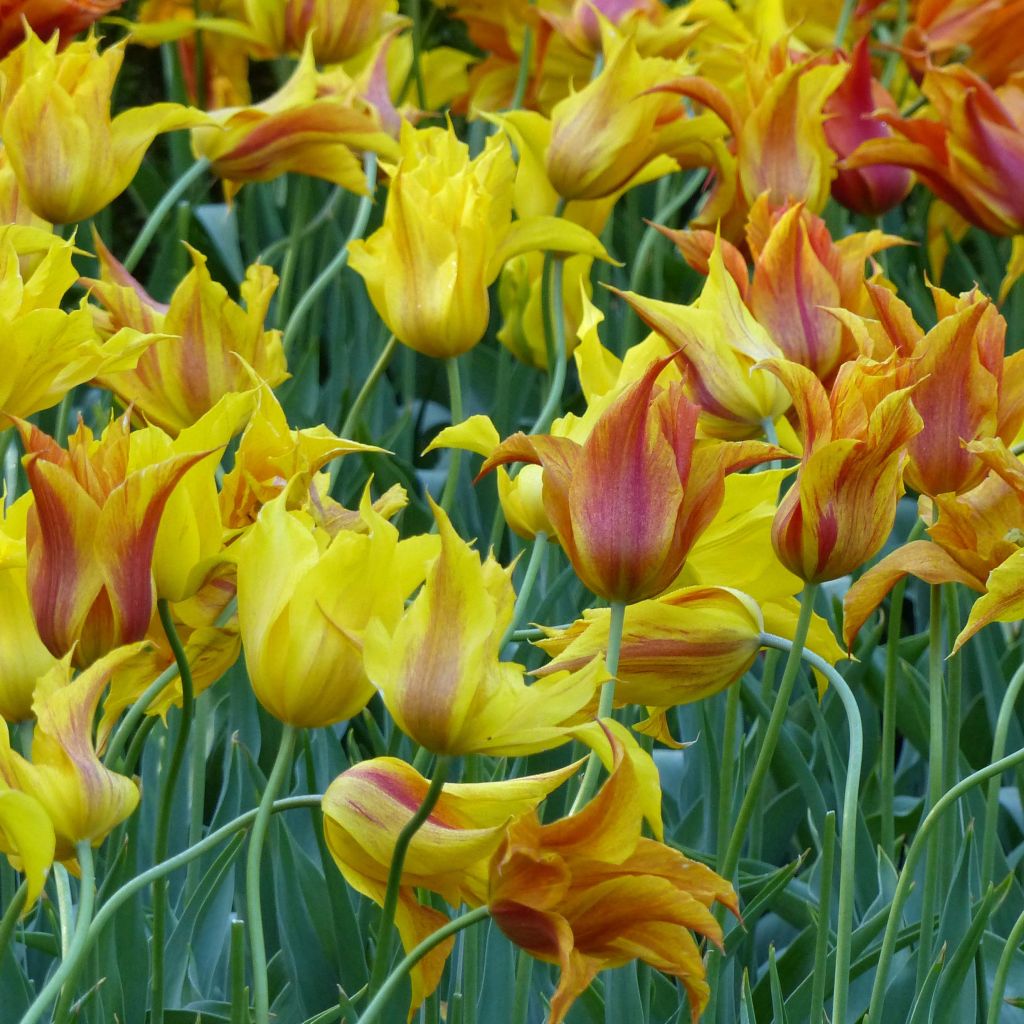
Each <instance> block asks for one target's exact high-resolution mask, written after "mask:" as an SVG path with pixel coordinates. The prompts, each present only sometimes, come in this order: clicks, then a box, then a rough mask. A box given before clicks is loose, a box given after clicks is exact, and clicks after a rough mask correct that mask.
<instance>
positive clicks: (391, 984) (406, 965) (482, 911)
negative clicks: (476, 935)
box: [358, 907, 488, 1024]
mask: <svg viewBox="0 0 1024 1024" xmlns="http://www.w3.org/2000/svg"><path fill="white" fill-rule="evenodd" d="M487 915H488V909H487V907H477V908H476V910H470V911H469V912H468V913H466V914H463V915H462V916H461V917H456V918H455V919H454V920H452V921H449V922H448V924H446V925H444V926H443V927H441V928H438V930H437V931H436V932H434V934H433V935H429V936H427V938H425V939H424V940H423V941H422V942H421V943H420V944H419V945H418V946H415V947H414V948H413V949H412V950H411V951H410V953H409V955H408V956H407V957H405V959H404V960H401V961H400V962H399V963H398V964H397V966H396V967H395V969H394V970H393V971H392V972H391V973H390V974H389V975H388V977H387V980H386V981H385V982H384V984H383V985H382V986H381V988H380V991H378V992H377V994H376V995H375V996H374V997H373V999H371V1000H370V1004H369V1005H368V1006H367V1007H366V1009H365V1010H363V1014H362V1016H361V1017H360V1018H359V1021H358V1024H372V1022H373V1021H375V1020H377V1018H378V1017H380V1015H381V1012H382V1011H383V1010H384V1007H385V1006H386V1005H387V1003H388V1000H389V999H390V998H391V997H392V996H393V995H394V994H395V990H396V989H397V988H398V986H399V985H400V984H401V983H402V979H403V978H404V977H405V976H406V975H407V974H408V973H409V972H410V971H411V970H412V969H413V968H414V967H415V966H416V965H417V964H418V963H419V962H420V961H421V960H422V959H423V958H424V957H425V956H426V955H427V954H428V953H429V952H430V951H431V950H432V949H434V947H435V946H439V945H440V944H441V943H442V942H444V940H445V939H447V938H448V937H449V936H451V935H455V934H456V932H460V931H462V929H463V928H468V927H469V926H470V925H471V924H476V923H477V922H478V921H482V920H483V919H484V918H485V917H487ZM370 991H373V988H372V986H371V989H370Z"/></svg>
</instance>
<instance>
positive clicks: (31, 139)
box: [0, 34, 206, 224]
mask: <svg viewBox="0 0 1024 1024" xmlns="http://www.w3.org/2000/svg"><path fill="white" fill-rule="evenodd" d="M56 46H57V40H56V38H55V39H54V40H53V41H52V42H51V43H42V42H40V40H39V39H37V38H36V37H35V36H34V35H31V34H30V35H29V36H28V38H27V39H26V40H25V42H24V43H22V44H21V46H19V47H18V48H17V49H16V50H13V51H12V52H11V54H10V55H9V56H8V57H7V58H6V59H5V60H4V61H3V62H0V75H6V76H7V82H6V85H5V87H4V90H3V98H2V102H0V107H2V111H3V114H2V118H3V120H2V124H0V135H2V136H3V140H4V149H5V151H6V153H7V157H8V159H9V160H10V162H11V167H12V168H13V169H14V173H15V176H16V177H17V179H18V184H19V186H20V187H21V190H22V192H23V193H24V196H25V198H26V200H27V202H28V204H29V206H30V207H31V208H32V210H33V211H34V212H35V213H37V214H38V215H39V216H40V217H43V218H45V219H46V220H48V221H50V222H52V223H54V224H71V223H74V222H75V221H80V220H85V218H86V217H91V216H93V214H95V213H98V212H99V211H100V210H102V209H103V208H104V207H105V206H108V205H109V204H110V203H111V202H113V201H114V200H115V199H116V198H117V197H118V196H119V195H120V194H121V193H122V192H123V191H124V190H125V189H126V188H127V187H128V186H129V185H130V184H131V182H132V179H133V178H134V177H135V172H136V171H137V170H138V169H139V164H141V163H142V158H143V156H145V154H146V150H147V149H149V146H150V144H151V143H152V142H153V139H154V138H156V136H157V135H161V134H163V133H164V132H169V131H174V130H176V129H179V128H188V127H190V126H192V125H195V124H198V123H200V122H202V121H204V120H205V119H206V117H205V115H204V114H202V113H201V112H199V111H196V110H191V109H189V108H187V107H182V106H180V105H179V104H177V103H154V104H151V105H149V106H146V107H131V108H129V109H128V110H125V111H123V112H122V113H120V114H118V115H117V116H116V117H114V118H111V116H110V102H111V96H112V95H113V91H114V84H115V80H116V79H117V74H118V71H119V70H120V68H121V62H122V61H123V60H124V47H123V46H121V45H118V46H112V47H110V48H108V49H106V50H104V51H103V52H102V53H101V52H100V51H99V49H98V46H99V43H98V41H97V40H96V39H95V38H91V39H88V40H86V41H84V42H81V43H72V44H71V46H69V47H68V48H67V49H66V50H64V51H63V52H62V53H57V52H56Z"/></svg>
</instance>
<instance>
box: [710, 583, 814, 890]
mask: <svg viewBox="0 0 1024 1024" xmlns="http://www.w3.org/2000/svg"><path fill="white" fill-rule="evenodd" d="M817 591H818V586H817V584H816V583H808V584H806V585H805V586H804V589H803V593H802V594H801V595H800V617H799V619H798V620H797V624H796V633H795V635H794V637H793V645H792V647H791V648H790V649H789V655H788V657H787V658H786V667H785V668H784V669H783V671H782V680H781V681H780V682H779V692H778V695H777V696H776V698H775V705H774V707H773V708H772V716H771V718H770V719H769V720H768V727H767V729H765V733H764V740H763V741H762V743H761V749H760V751H759V752H758V755H757V760H756V761H755V762H754V770H753V772H752V773H751V776H750V782H749V783H748V784H747V789H746V792H745V793H744V794H743V802H742V803H741V804H740V810H739V814H738V815H737V816H736V823H735V825H733V830H732V835H731V836H730V838H729V845H728V847H726V852H725V860H724V861H723V862H722V864H721V866H720V867H719V868H718V873H719V874H720V875H721V876H722V877H723V878H725V879H727V880H728V881H730V882H731V881H732V880H733V875H734V874H735V873H736V865H737V864H738V863H739V859H740V850H741V849H742V848H743V835H744V832H745V831H746V828H747V823H748V822H749V821H750V816H751V814H753V812H754V808H755V806H757V805H758V803H759V802H760V800H761V787H762V786H763V785H764V780H765V777H766V776H767V774H768V768H769V767H770V765H771V761H772V757H773V755H774V754H775V747H776V746H777V744H778V742H779V734H780V733H781V732H782V726H783V725H784V724H785V721H786V714H787V712H788V711H789V701H790V697H792V695H793V685H794V684H795V683H796V677H797V675H798V673H799V670H800V658H801V654H802V652H803V649H804V644H805V643H806V642H807V631H808V630H809V629H810V627H811V614H812V612H813V610H814V595H815V594H816V593H817ZM829 667H830V668H831V666H829Z"/></svg>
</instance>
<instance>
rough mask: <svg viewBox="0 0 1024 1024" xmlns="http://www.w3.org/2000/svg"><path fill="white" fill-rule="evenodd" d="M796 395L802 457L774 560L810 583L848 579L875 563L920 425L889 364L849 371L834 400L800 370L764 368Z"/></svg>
mask: <svg viewBox="0 0 1024 1024" xmlns="http://www.w3.org/2000/svg"><path fill="white" fill-rule="evenodd" d="M763 367H764V369H765V370H767V371H770V372H771V373H774V374H775V375H776V376H777V377H778V378H779V379H780V380H781V381H782V382H783V383H784V384H785V385H786V387H787V388H788V389H789V391H790V393H791V394H792V396H793V405H794V408H795V409H796V413H797V416H798V417H799V420H800V427H801V432H802V435H803V445H804V450H803V456H802V461H801V464H800V469H799V472H798V474H797V478H796V482H795V483H794V484H793V486H792V487H791V488H790V489H789V491H787V493H786V496H785V497H784V498H783V499H782V502H781V504H780V505H779V511H778V513H777V514H776V516H775V523H774V525H773V527H772V544H773V545H774V547H775V553H776V554H777V555H778V556H779V560H780V561H781V562H782V564H783V565H784V566H786V568H787V569H789V570H790V572H792V573H795V574H796V575H797V576H799V577H800V578H801V579H802V580H804V581H805V582H807V583H823V582H826V581H828V580H834V579H837V578H838V577H840V576H845V575H846V574H847V573H849V572H852V571H853V570H854V569H856V568H858V567H859V566H861V565H863V564H864V563H865V562H866V561H867V560H868V559H869V558H871V557H873V556H874V555H876V554H877V553H878V551H879V549H880V548H881V547H882V545H883V544H884V543H885V541H886V538H887V537H888V536H889V533H890V532H891V530H892V524H893V522H894V520H895V518H896V503H897V502H898V501H899V499H900V496H901V495H902V494H903V470H904V467H905V465H906V461H907V451H906V446H907V442H908V441H909V440H910V439H911V438H912V437H914V435H915V434H917V433H919V432H920V430H921V427H922V423H921V417H920V416H919V415H918V414H917V412H916V411H915V409H914V407H913V405H912V404H911V392H912V390H913V389H912V388H900V389H897V387H896V372H895V369H894V367H893V366H892V365H890V364H880V363H870V362H868V361H865V360H858V361H857V362H852V363H847V364H845V365H844V366H843V368H842V369H841V370H840V371H839V375H838V376H837V377H836V382H835V384H834V385H833V386H832V392H831V394H829V393H828V392H826V391H825V388H824V386H823V385H822V383H821V381H820V380H818V378H817V377H815V376H814V374H813V373H811V371H810V370H808V369H807V368H806V367H804V366H799V365H798V364H797V363H789V362H783V361H774V362H768V363H765V364H763Z"/></svg>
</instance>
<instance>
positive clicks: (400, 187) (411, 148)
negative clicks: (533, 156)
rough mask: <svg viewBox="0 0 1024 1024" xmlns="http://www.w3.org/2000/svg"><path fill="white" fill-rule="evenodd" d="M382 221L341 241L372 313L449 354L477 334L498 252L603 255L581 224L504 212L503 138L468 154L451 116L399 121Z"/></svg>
mask: <svg viewBox="0 0 1024 1024" xmlns="http://www.w3.org/2000/svg"><path fill="white" fill-rule="evenodd" d="M401 149H402V155H401V159H400V160H399V162H398V165H397V167H396V169H395V172H394V174H393V175H392V178H391V187H390V190H389V192H388V200H387V206H386V207H385V210H384V223H383V225H382V226H381V227H380V228H379V229H378V230H377V231H375V232H374V233H373V234H372V235H371V236H370V237H369V238H368V239H366V240H365V241H362V240H359V241H355V242H351V243H350V244H349V264H350V266H351V267H352V269H353V270H355V271H356V272H357V273H358V274H360V275H361V276H362V277H363V279H364V280H365V282H366V287H367V290H368V291H369V294H370V300H371V301H372V302H373V305H374V308H375V309H376V310H377V312H378V314H379V315H380V317H381V319H382V320H383V321H384V322H385V323H386V324H387V326H388V328H389V329H390V330H391V331H392V333H393V334H394V335H395V337H396V338H398V340H399V341H401V342H402V343H403V344H406V345H408V346H409V347H410V348H413V349H415V350H416V351H417V352H422V353H423V354H424V355H429V356H435V357H437V358H447V357H450V356H457V355H460V354H461V353H463V352H467V351H468V350H469V349H471V348H472V347H473V346H474V345H476V343H477V342H478V341H479V340H480V338H481V337H482V336H483V334H484V331H486V329H487V323H488V320H489V317H490V304H489V299H488V295H487V289H488V288H489V287H490V285H491V284H492V283H493V282H494V280H495V279H496V278H497V276H498V273H499V271H500V270H501V268H502V266H503V265H504V264H505V262H506V261H507V260H509V259H511V258H512V257H514V256H517V255H519V254H521V253H524V252H530V251H534V250H537V249H554V250H557V251H559V252H563V253H571V252H579V253H584V254H587V255H590V256H593V257H600V258H607V253H606V252H605V250H604V247H603V246H602V245H601V243H600V242H598V240H597V239H596V238H595V237H594V236H593V235H592V234H591V233H590V232H589V231H586V230H585V229H584V228H581V227H580V226H579V225H577V224H573V223H571V222H569V221H565V220H560V219H558V218H555V217H551V216H535V217H524V218H522V219H520V220H517V221H514V222H513V220H512V190H513V181H514V178H515V164H514V163H513V161H512V154H511V150H510V147H509V143H508V139H506V138H505V137H504V136H491V137H490V138H489V139H488V140H487V142H486V144H485V146H484V150H483V152H482V153H481V154H480V155H479V156H478V157H476V159H474V160H470V159H469V150H468V147H467V146H465V145H464V144H463V143H462V142H460V141H459V140H458V138H457V137H456V135H455V131H454V129H453V128H451V126H449V127H448V128H447V129H444V128H426V129H422V130H419V131H417V130H416V129H415V128H413V127H412V126H411V125H409V124H407V123H406V124H403V126H402V131H401Z"/></svg>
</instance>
